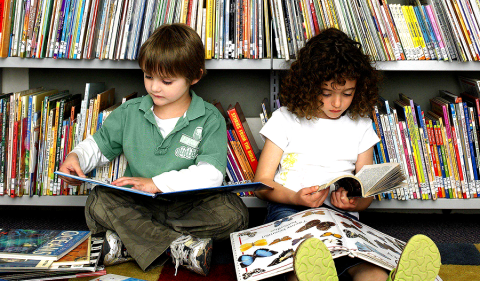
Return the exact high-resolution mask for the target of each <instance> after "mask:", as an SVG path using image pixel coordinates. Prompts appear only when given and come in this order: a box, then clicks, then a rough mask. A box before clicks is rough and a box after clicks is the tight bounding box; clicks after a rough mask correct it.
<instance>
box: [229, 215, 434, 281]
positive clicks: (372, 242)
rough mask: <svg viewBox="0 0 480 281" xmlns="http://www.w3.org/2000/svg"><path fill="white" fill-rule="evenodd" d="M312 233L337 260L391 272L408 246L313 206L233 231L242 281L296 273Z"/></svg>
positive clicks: (238, 269) (236, 262)
mask: <svg viewBox="0 0 480 281" xmlns="http://www.w3.org/2000/svg"><path fill="white" fill-rule="evenodd" d="M311 237H315V238H319V239H320V240H322V241H323V243H325V245H326V246H327V247H328V249H329V250H330V252H331V254H332V257H333V258H334V259H335V258H338V257H342V256H350V257H358V258H360V259H363V260H365V261H368V262H370V263H373V264H376V265H378V266H380V267H382V268H385V269H387V270H392V269H394V268H395V267H396V265H397V262H398V260H399V259H400V254H401V253H402V250H403V248H404V247H405V244H406V243H405V242H403V241H400V240H398V239H396V238H394V237H391V236H389V235H386V234H384V233H382V232H380V231H378V230H375V229H373V228H371V227H369V226H367V225H365V224H363V223H361V222H358V221H356V220H353V219H351V218H350V217H348V216H346V215H344V214H342V213H340V212H337V211H334V210H331V209H328V208H315V209H309V210H306V211H302V212H299V213H297V214H294V215H292V216H289V217H285V218H283V219H281V220H278V221H274V222H271V223H268V224H264V225H261V226H258V227H254V228H250V229H247V230H243V231H239V232H234V233H231V234H230V240H231V244H232V251H233V257H234V263H235V270H236V273H237V280H239V281H240V280H242V281H244V280H248V281H252V280H261V279H265V278H268V277H272V276H275V275H279V274H282V273H286V272H289V271H292V270H293V255H294V252H295V250H296V249H297V247H298V245H299V244H300V243H301V242H302V241H304V240H305V239H308V238H311ZM436 280H437V281H441V280H442V279H440V277H438V276H437V279H436Z"/></svg>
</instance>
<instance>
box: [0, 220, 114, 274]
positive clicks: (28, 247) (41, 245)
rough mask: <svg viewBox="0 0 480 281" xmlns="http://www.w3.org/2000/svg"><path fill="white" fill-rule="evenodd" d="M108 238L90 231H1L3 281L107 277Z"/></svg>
mask: <svg viewBox="0 0 480 281" xmlns="http://www.w3.org/2000/svg"><path fill="white" fill-rule="evenodd" d="M103 242H104V238H103V237H92V236H91V234H90V231H71V230H31V229H0V259H1V261H2V262H1V263H0V279H1V280H58V279H62V280H64V279H65V280H66V279H69V278H80V277H87V276H102V275H105V274H106V270H105V268H104V266H103V265H101V264H100V263H99V260H100V257H101V252H102V247H103Z"/></svg>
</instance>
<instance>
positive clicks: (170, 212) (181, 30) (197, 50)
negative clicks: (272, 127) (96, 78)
mask: <svg viewBox="0 0 480 281" xmlns="http://www.w3.org/2000/svg"><path fill="white" fill-rule="evenodd" d="M138 62H139V65H140V68H141V69H142V70H143V75H144V84H145V89H146V90H147V93H148V95H146V96H144V97H140V98H136V99H133V100H130V101H127V102H125V103H123V104H122V105H121V106H120V107H118V108H117V109H115V110H114V111H113V112H112V113H111V114H110V115H109V116H108V118H107V119H106V120H105V122H104V124H103V125H102V127H101V128H100V130H99V131H97V132H96V133H95V134H94V135H93V136H90V137H88V138H87V139H85V140H84V141H83V142H81V143H80V144H79V145H78V146H77V147H75V149H73V150H72V152H71V153H70V154H69V155H68V157H67V158H66V159H65V161H64V162H63V164H62V166H61V167H60V169H59V170H60V171H61V172H64V173H69V174H76V175H78V176H82V177H84V176H85V175H84V174H85V173H88V172H89V171H91V170H92V169H93V168H95V167H96V166H98V165H102V164H105V163H107V162H108V161H112V160H113V159H115V158H116V157H117V156H119V155H120V154H121V153H124V154H125V157H126V159H127V161H128V166H127V168H126V170H125V174H124V177H121V178H119V179H117V180H115V181H113V182H112V184H113V185H118V186H128V185H130V186H131V187H132V188H134V189H139V190H143V191H146V192H151V193H157V192H172V191H179V190H187V189H195V188H205V187H211V186H219V185H221V183H222V181H223V177H224V174H225V169H226V162H227V160H226V159H227V142H226V124H225V119H224V118H223V116H222V115H221V114H220V112H219V111H218V110H217V109H216V108H215V107H214V106H213V105H211V104H209V103H207V102H205V101H204V100H203V99H202V98H200V97H198V96H197V95H196V94H195V93H194V92H193V91H191V90H190V86H191V85H194V84H196V83H197V82H198V81H199V80H200V79H201V78H202V77H203V75H204V74H205V71H206V70H205V50H204V47H203V44H202V41H201V39H200V37H199V36H198V35H197V33H196V32H195V31H194V30H193V29H191V28H190V27H188V26H187V25H183V24H172V25H163V26H161V27H160V28H158V29H157V30H156V31H155V32H154V33H153V34H152V35H151V36H150V37H149V39H148V40H147V41H146V42H145V43H144V44H143V45H142V47H141V49H140V54H139V59H138ZM63 180H64V181H66V182H67V183H69V184H76V185H78V184H79V183H80V182H78V181H75V180H72V179H70V178H65V177H64V178H63ZM85 215H86V221H87V225H88V227H89V228H90V230H91V231H92V233H94V234H95V233H101V232H106V240H107V242H108V243H106V244H105V247H107V250H106V251H104V252H105V253H106V255H105V258H104V264H106V265H110V264H115V263H118V262H122V261H126V260H131V259H132V258H133V259H135V261H136V262H137V263H138V265H139V266H140V267H141V268H142V269H143V270H147V269H149V268H151V267H152V266H156V265H161V264H163V263H164V262H165V260H166V259H167V258H168V257H167V252H169V253H168V254H169V255H171V257H172V259H173V262H174V263H175V265H176V268H177V267H178V266H179V265H184V266H185V267H187V268H188V269H190V270H192V271H194V272H196V273H198V274H201V275H207V274H208V272H209V268H210V260H211V254H212V239H228V238H229V233H231V232H233V231H237V230H241V229H244V228H245V227H246V226H247V225H248V211H247V208H246V206H245V204H244V203H243V201H242V200H241V199H240V198H239V197H238V196H237V195H235V194H233V193H219V194H215V195H204V196H195V197H191V198H182V199H177V200H175V201H163V200H159V199H152V198H150V197H148V196H143V195H136V194H132V193H130V192H124V191H119V190H115V189H111V188H106V187H101V186H96V187H95V188H94V189H93V190H92V191H91V192H90V194H89V196H88V199H87V203H86V206H85Z"/></svg>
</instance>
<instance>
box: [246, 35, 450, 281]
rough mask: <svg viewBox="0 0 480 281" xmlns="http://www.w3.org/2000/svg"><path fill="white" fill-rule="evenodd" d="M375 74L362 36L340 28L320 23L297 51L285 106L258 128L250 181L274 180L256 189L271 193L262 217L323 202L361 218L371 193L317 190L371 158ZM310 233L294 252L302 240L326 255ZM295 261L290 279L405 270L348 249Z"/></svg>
mask: <svg viewBox="0 0 480 281" xmlns="http://www.w3.org/2000/svg"><path fill="white" fill-rule="evenodd" d="M379 81H380V78H379V73H378V72H377V71H376V70H375V69H374V68H373V67H372V65H371V64H370V60H369V58H368V56H367V55H365V54H363V52H362V50H361V44H360V43H358V42H355V41H353V40H351V39H350V38H349V37H348V36H347V35H346V34H345V33H343V32H342V31H340V30H338V29H333V28H331V29H326V30H324V31H322V32H321V33H320V34H318V35H317V36H315V37H313V38H312V39H310V40H309V41H308V42H307V43H306V45H305V47H303V48H302V49H301V50H300V51H299V54H298V56H297V59H296V61H294V62H293V63H292V65H291V68H290V70H289V71H288V73H287V74H286V77H285V78H284V79H283V80H282V88H281V92H280V100H281V103H282V105H283V107H281V108H280V109H278V110H276V111H275V112H274V113H273V115H272V117H271V118H270V119H269V121H268V122H267V124H265V126H264V127H263V129H262V130H261V131H260V133H261V135H262V137H264V138H265V146H264V148H263V151H262V154H261V156H260V159H259V164H258V167H257V172H256V175H255V181H260V182H263V183H265V184H267V185H269V186H272V187H274V189H273V190H264V191H257V192H255V193H256V195H257V196H258V197H259V198H261V199H264V200H267V201H269V202H268V206H267V218H266V221H265V223H269V222H273V221H277V220H280V219H282V218H285V217H287V216H290V215H293V214H295V213H298V212H301V211H304V210H306V209H308V208H317V207H320V206H322V207H328V208H333V209H335V210H337V211H342V212H343V213H344V214H345V215H346V216H348V217H350V218H351V219H354V220H358V219H359V214H358V212H359V211H363V210H365V209H367V208H368V207H369V206H370V204H371V203H372V200H373V197H367V198H361V197H355V198H349V197H348V196H347V191H345V190H344V189H343V188H339V189H337V190H330V189H329V188H327V189H324V190H320V191H318V189H319V186H318V185H319V184H323V183H325V182H329V181H330V180H332V179H334V178H337V177H339V176H342V175H346V174H355V173H357V172H358V171H360V169H361V168H362V167H363V166H364V165H371V164H373V146H374V145H375V144H376V143H377V142H378V141H379V138H378V136H377V135H376V133H375V131H374V130H373V127H372V121H371V119H370V118H368V117H369V115H370V114H371V112H372V111H373V108H374V105H375V103H376V102H377V98H378V83H379ZM317 191H318V192H317ZM425 238H426V239H427V241H428V243H423V244H424V245H423V246H421V247H431V246H432V245H433V247H432V248H434V249H436V247H435V245H434V243H433V242H432V241H431V240H430V239H428V238H427V237H425ZM314 239H317V238H310V239H307V240H306V241H305V242H304V243H303V244H301V245H300V246H299V247H298V249H297V253H298V252H299V249H300V248H301V247H302V246H304V247H309V245H310V246H311V245H320V246H319V247H320V249H317V250H319V251H321V252H323V254H325V255H327V257H326V258H328V259H329V261H331V259H332V258H331V256H330V253H329V251H328V249H327V248H326V247H325V245H324V244H323V243H321V242H320V244H318V243H312V241H309V240H314ZM412 240H413V239H412ZM414 242H415V241H414ZM409 244H410V242H409ZM407 247H408V244H407ZM437 251H438V249H437ZM313 252H315V251H313ZM310 253H312V251H310ZM322 258H325V256H323V257H322ZM402 259H407V258H406V257H405V258H404V257H402V258H401V259H400V260H401V261H402ZM438 259H439V255H438ZM296 261H297V259H296V258H295V261H294V273H293V274H289V275H287V276H286V277H287V279H288V280H308V278H305V276H308V273H309V271H312V272H313V271H316V272H317V273H318V272H320V276H322V279H320V280H337V279H335V278H337V275H338V276H341V275H350V277H351V278H352V279H353V280H369V281H374V280H382V281H384V280H395V279H397V280H399V279H398V278H405V277H406V276H408V273H406V272H407V271H406V270H404V269H403V267H398V266H397V270H393V271H392V272H391V273H390V274H389V272H387V271H386V270H385V269H383V268H381V267H379V266H377V265H374V264H372V263H368V262H364V261H363V260H361V259H358V258H351V257H348V256H344V257H339V258H337V259H335V260H334V262H335V263H333V262H330V263H322V264H328V265H327V266H325V268H324V269H318V267H309V266H308V265H305V264H303V265H298V264H296ZM401 263H402V262H400V263H399V264H401ZM404 264H405V263H404ZM399 266H400V265H399ZM418 267H419V268H416V269H415V270H417V271H420V272H422V271H427V269H426V268H425V267H422V265H419V266H418ZM439 267H440V261H439V260H438V268H437V269H436V270H437V272H436V273H435V272H433V273H432V274H431V276H432V277H431V279H428V278H427V279H422V280H425V281H428V280H434V279H435V277H436V276H437V273H438V269H439ZM317 276H318V275H317ZM428 276H430V275H428ZM329 278H332V279H329ZM402 280H415V279H402Z"/></svg>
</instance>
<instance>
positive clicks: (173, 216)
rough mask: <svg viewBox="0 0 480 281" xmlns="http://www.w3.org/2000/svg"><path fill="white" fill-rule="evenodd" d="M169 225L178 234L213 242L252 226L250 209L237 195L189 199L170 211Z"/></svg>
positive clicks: (167, 222)
mask: <svg viewBox="0 0 480 281" xmlns="http://www.w3.org/2000/svg"><path fill="white" fill-rule="evenodd" d="M165 224H166V225H167V226H169V227H171V228H172V229H174V230H175V231H178V232H181V233H186V234H190V235H192V236H195V237H200V238H212V239H213V240H222V239H230V233H232V232H234V231H239V230H242V229H245V228H247V227H248V209H247V207H246V206H245V204H244V203H243V201H242V199H240V198H239V197H238V196H237V195H236V194H233V193H229V192H228V193H218V194H215V195H211V196H208V197H200V198H188V199H185V200H182V201H177V202H175V205H174V206H171V208H170V207H169V208H168V212H167V220H166V221H165Z"/></svg>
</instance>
